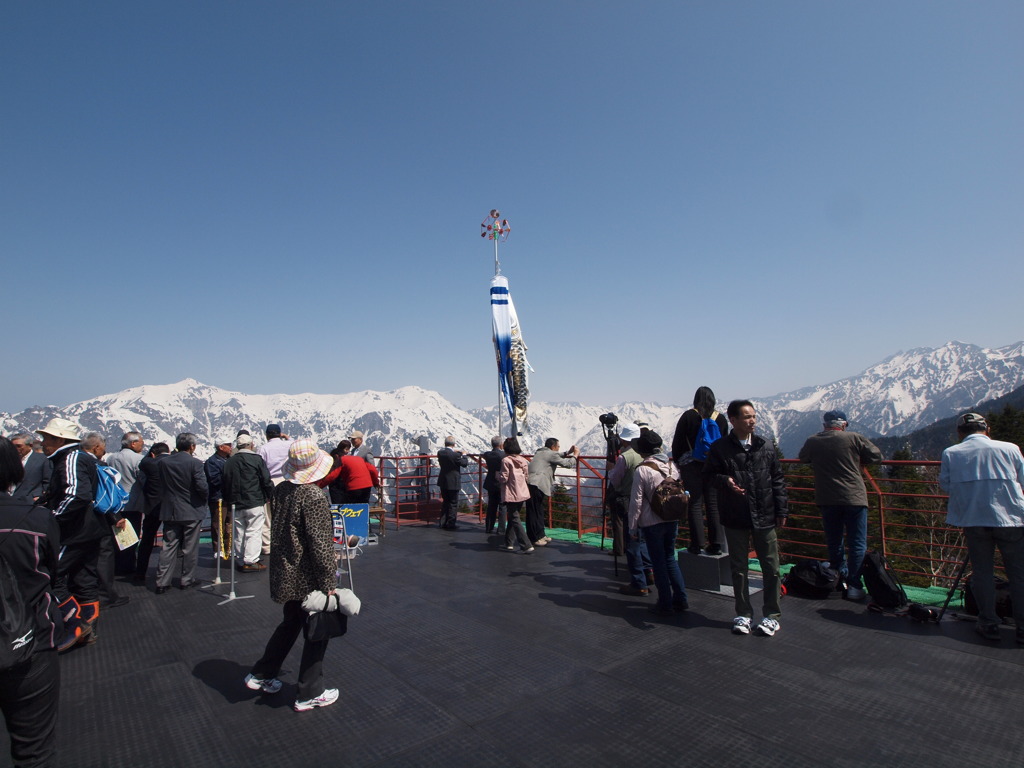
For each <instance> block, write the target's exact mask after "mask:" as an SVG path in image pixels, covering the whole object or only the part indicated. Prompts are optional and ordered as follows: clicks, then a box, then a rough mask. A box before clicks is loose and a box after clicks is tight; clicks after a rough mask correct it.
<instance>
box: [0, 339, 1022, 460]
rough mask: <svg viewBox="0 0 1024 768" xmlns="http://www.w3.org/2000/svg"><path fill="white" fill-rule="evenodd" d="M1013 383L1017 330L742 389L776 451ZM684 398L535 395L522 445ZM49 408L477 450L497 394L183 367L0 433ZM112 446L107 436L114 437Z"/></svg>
mask: <svg viewBox="0 0 1024 768" xmlns="http://www.w3.org/2000/svg"><path fill="white" fill-rule="evenodd" d="M1022 385H1024V342H1016V343H1015V344H1011V345H1007V346H1005V347H1001V348H998V349H984V348H982V347H979V346H977V345H973V344H966V343H963V342H956V341H953V342H947V343H946V344H944V345H942V346H941V347H936V348H934V349H933V348H926V347H919V348H915V349H913V350H910V351H906V352H903V351H901V352H897V353H894V354H892V355H890V356H889V357H887V358H885V359H884V360H883V361H881V362H879V363H876V364H875V365H873V366H870V367H869V368H867V369H866V370H864V371H862V372H861V373H860V374H857V375H855V376H850V377H846V378H844V379H840V380H838V381H835V382H831V383H829V384H825V385H819V386H809V387H802V388H800V389H797V390H793V391H791V392H783V393H779V394H776V395H773V396H771V397H765V398H752V400H753V402H754V403H755V405H756V406H757V410H758V417H759V418H758V431H759V432H760V433H761V434H764V435H766V436H768V437H773V438H775V439H776V440H777V441H778V443H779V445H780V448H781V449H782V451H783V453H784V454H785V455H787V456H793V455H796V452H797V451H798V450H799V448H800V446H801V445H802V444H803V440H804V439H806V437H807V436H808V435H810V434H813V433H814V432H816V431H818V430H819V429H820V423H821V414H822V413H823V412H824V411H826V410H829V409H832V408H840V409H842V410H845V411H846V412H847V415H848V416H849V418H850V422H851V428H852V429H855V430H856V431H859V432H862V433H864V434H866V435H868V436H870V437H879V436H883V435H899V434H905V433H909V432H911V431H913V430H914V429H917V428H919V427H921V426H926V425H927V424H930V423H932V422H934V421H937V420H939V419H941V418H945V417H948V416H949V415H951V414H953V413H956V412H957V411H960V410H964V409H966V408H971V407H974V406H975V405H976V404H977V403H979V402H985V401H988V400H993V399H995V398H997V397H1000V396H1002V395H1004V394H1006V393H1008V392H1011V391H1013V390H1014V389H1016V388H1018V387H1020V386H1022ZM694 388H695V389H696V386H695V387H694ZM688 407H689V406H686V405H675V404H669V405H663V404H661V403H657V402H653V401H643V400H635V401H628V402H623V403H618V404H616V405H613V406H590V405H586V404H583V403H580V402H579V401H574V400H566V401H562V402H554V403H544V402H534V403H531V404H530V416H529V421H528V424H527V430H526V434H525V435H524V437H523V438H522V440H521V442H522V444H523V450H524V451H527V452H533V451H535V450H536V449H537V448H538V447H540V446H541V445H542V444H543V441H544V439H545V438H546V437H549V436H553V437H557V438H559V440H560V441H561V442H562V443H563V445H564V446H565V447H568V446H569V445H570V444H572V443H575V444H577V445H578V446H579V447H580V449H581V450H582V451H583V452H584V453H586V454H589V455H603V454H604V453H605V441H604V435H603V433H602V429H601V426H600V423H599V421H598V417H599V416H600V415H601V414H603V413H607V412H613V413H615V414H616V415H617V416H618V417H619V419H620V420H638V419H640V420H643V421H647V422H648V423H649V424H650V426H651V428H652V429H654V430H656V431H657V432H659V433H660V434H661V435H662V437H663V438H665V440H666V441H671V439H672V435H673V433H674V431H675V424H676V421H677V420H678V418H679V416H680V415H681V414H682V412H683V411H684V410H686V409H687V408H688ZM724 408H725V404H720V409H721V410H724ZM54 416H61V417H64V418H70V419H71V420H73V421H75V422H77V423H79V424H80V425H81V426H82V427H83V429H86V430H95V431H99V432H102V433H104V434H106V435H107V436H108V439H111V440H117V439H118V438H119V437H120V434H121V433H123V432H126V431H129V430H137V431H139V432H141V433H142V434H143V436H144V437H145V438H146V441H147V443H151V442H153V441H156V440H163V441H173V437H174V435H175V434H177V433H178V432H183V431H190V432H195V433H196V435H197V436H198V437H199V438H200V447H201V451H208V450H210V451H212V446H213V441H214V439H215V438H217V437H220V436H222V435H227V436H230V437H234V435H235V432H236V431H237V430H238V429H239V428H242V427H244V428H247V429H249V430H250V431H251V432H252V433H253V434H254V435H256V436H261V435H262V432H263V428H264V427H265V426H266V424H267V423H270V422H276V423H280V424H281V425H282V427H283V429H284V431H285V432H286V433H288V434H291V435H293V436H303V437H310V438H313V439H314V440H316V441H317V442H318V443H319V444H321V445H322V446H323V447H325V448H326V447H333V445H335V444H336V443H337V442H338V440H340V439H342V438H343V437H346V436H347V435H348V434H349V433H350V432H351V431H352V430H353V429H358V430H360V431H362V432H364V433H365V434H366V441H367V443H368V444H370V445H371V447H372V448H373V450H374V452H375V453H376V454H378V455H392V456H402V455H415V454H418V453H419V452H420V451H422V450H428V451H429V452H431V453H432V452H433V451H435V450H436V449H437V446H438V445H439V444H440V442H441V441H443V439H444V437H445V436H446V435H449V434H450V435H453V436H454V437H455V438H456V440H457V441H458V442H459V444H460V445H461V446H462V447H463V449H464V450H466V451H469V452H472V453H480V452H483V451H485V450H487V449H488V448H489V447H490V437H491V436H492V435H494V434H496V433H497V428H498V408H497V406H496V405H493V406H489V407H487V408H477V409H470V410H463V409H460V408H458V407H456V406H455V405H453V404H452V403H451V402H450V401H448V400H447V399H445V398H444V397H443V396H442V395H441V394H440V393H438V392H434V391H431V390H427V389H424V388H422V387H419V386H416V385H407V386H404V387H399V388H398V389H394V390H390V391H386V392H381V391H375V390H363V391H360V392H351V393H347V394H317V393H312V392H303V393H298V394H272V395H263V394H247V393H244V392H238V391H232V390H225V389H220V388H218V387H214V386H210V385H206V384H203V383H202V382H199V381H197V380H196V379H194V378H184V379H182V380H181V381H178V382H174V383H171V384H145V385H140V386H137V387H130V388H128V389H125V390H122V391H121V392H116V393H112V394H108V395H101V396H99V397H95V398H91V399H89V400H83V401H80V402H78V403H72V404H70V405H67V406H64V407H57V406H52V405H51V406H33V407H31V408H27V409H25V410H23V411H20V412H18V413H14V414H10V413H0V428H2V429H3V431H4V432H5V433H6V434H9V433H11V432H13V431H32V430H35V429H38V428H39V427H40V426H42V425H43V424H45V423H46V422H47V421H48V420H49V419H50V418H53V417H54ZM505 425H506V428H507V420H506V421H505ZM257 439H259V437H257ZM111 447H112V448H116V443H115V444H113V445H112V446H111Z"/></svg>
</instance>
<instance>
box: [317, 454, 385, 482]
mask: <svg viewBox="0 0 1024 768" xmlns="http://www.w3.org/2000/svg"><path fill="white" fill-rule="evenodd" d="M379 477H380V476H379V475H378V474H377V467H376V466H375V465H373V464H370V463H369V462H367V461H366V460H365V459H364V458H362V457H361V456H342V457H341V462H340V463H338V464H335V466H334V469H332V470H331V473H330V474H329V475H327V477H325V478H324V479H323V480H321V481H320V482H321V483H323V485H321V486H320V487H321V488H324V487H326V486H327V485H330V484H332V483H335V482H336V483H337V484H338V486H341V487H342V488H344V489H345V490H346V491H358V490H360V489H362V488H369V487H370V486H376V485H379V484H380V479H379ZM317 485H320V483H317ZM335 487H337V486H335Z"/></svg>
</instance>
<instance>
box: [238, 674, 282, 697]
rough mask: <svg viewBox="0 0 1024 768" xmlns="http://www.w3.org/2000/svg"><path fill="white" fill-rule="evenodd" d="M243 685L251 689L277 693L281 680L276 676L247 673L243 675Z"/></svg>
mask: <svg viewBox="0 0 1024 768" xmlns="http://www.w3.org/2000/svg"><path fill="white" fill-rule="evenodd" d="M245 687H246V688H248V689H249V690H251V691H262V692H263V693H277V692H278V691H280V690H281V681H280V680H278V679H277V678H276V677H267V678H259V677H256V676H255V675H252V674H249V675H246V676H245Z"/></svg>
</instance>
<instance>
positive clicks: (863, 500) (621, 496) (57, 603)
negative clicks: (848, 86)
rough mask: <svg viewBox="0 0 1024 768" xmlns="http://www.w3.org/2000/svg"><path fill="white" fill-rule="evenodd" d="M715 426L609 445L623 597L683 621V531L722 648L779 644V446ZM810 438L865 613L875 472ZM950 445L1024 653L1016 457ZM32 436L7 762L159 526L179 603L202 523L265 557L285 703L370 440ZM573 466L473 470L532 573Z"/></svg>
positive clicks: (4, 524) (553, 457)
mask: <svg viewBox="0 0 1024 768" xmlns="http://www.w3.org/2000/svg"><path fill="white" fill-rule="evenodd" d="M716 407H717V405H716V401H715V396H714V393H713V392H712V391H711V390H710V389H709V388H708V387H701V388H699V389H698V390H697V392H696V394H695V396H694V401H693V408H692V409H688V410H687V411H686V412H684V413H683V414H682V416H681V417H680V419H679V422H678V424H677V426H676V431H675V435H674V437H673V440H672V443H671V446H672V450H671V453H669V452H668V451H666V450H665V448H666V445H665V442H664V441H663V440H662V437H661V436H660V435H658V434H657V433H656V432H655V431H653V430H652V429H650V428H649V427H648V426H647V425H646V424H635V423H627V424H624V425H622V426H621V429H620V431H619V433H618V441H617V442H618V446H617V448H616V450H615V452H614V455H613V456H610V457H609V466H608V473H607V498H608V501H609V506H610V509H611V511H612V513H613V516H614V517H615V519H616V520H617V521H618V524H619V528H620V529H621V531H622V539H621V546H622V548H623V552H624V553H625V555H626V560H627V566H628V572H629V582H628V583H627V584H624V585H622V591H623V592H624V593H626V594H630V595H635V596H645V595H649V594H650V593H651V591H652V590H656V591H657V601H656V603H655V604H654V605H652V606H650V609H651V611H653V612H654V613H655V614H658V615H662V616H668V615H671V614H673V613H677V612H683V611H686V610H688V608H689V601H688V596H687V592H686V586H685V583H684V580H683V576H682V573H681V570H680V567H679V560H678V557H677V553H676V541H677V537H678V533H679V525H680V522H685V524H686V525H688V526H689V528H690V545H689V554H690V555H693V556H711V557H724V556H727V557H728V561H729V566H730V572H731V578H732V586H733V594H734V604H735V614H736V615H735V618H734V619H733V622H732V627H731V630H732V632H733V633H734V634H737V635H749V634H760V635H763V636H768V637H771V636H774V635H775V634H777V633H778V632H779V630H780V628H781V625H780V618H781V606H780V593H781V578H780V570H779V547H778V537H777V531H778V529H779V528H781V527H783V526H785V524H786V520H787V516H788V499H787V494H786V484H785V480H784V478H783V473H782V469H781V465H780V461H779V457H778V455H777V452H776V450H775V448H774V445H773V443H772V442H771V441H769V440H767V439H765V438H764V437H763V436H760V435H758V434H756V431H755V427H756V424H757V413H756V409H755V406H754V404H753V403H752V402H751V401H749V400H733V401H732V402H730V403H729V405H728V408H727V409H726V411H725V414H724V415H723V414H720V413H718V411H717V410H716ZM822 426H823V429H822V431H821V432H819V433H817V434H815V435H812V436H811V437H809V438H808V439H807V441H806V443H805V444H804V446H803V448H801V450H800V454H799V458H800V460H801V461H803V462H806V463H808V464H810V466H811V468H812V470H813V473H814V481H815V498H816V503H817V505H818V507H819V511H820V514H821V518H822V527H823V530H824V534H825V539H826V544H827V548H828V554H829V561H830V562H829V564H830V566H831V567H832V568H833V569H835V571H836V572H837V573H838V574H839V575H840V578H841V579H842V587H843V589H844V596H845V597H846V598H847V599H849V600H854V601H858V600H863V599H864V597H865V591H864V585H863V583H862V582H861V578H860V572H861V564H862V563H863V561H864V558H865V554H866V546H867V526H868V510H867V492H866V488H865V484H864V477H863V475H864V467H865V466H867V465H869V464H873V463H877V462H878V461H880V460H881V453H880V451H879V450H878V448H877V447H876V446H875V445H874V444H873V443H872V442H871V441H870V440H869V439H868V438H866V437H864V436H863V435H859V434H857V433H855V432H852V431H850V430H849V429H848V427H849V421H848V419H847V416H846V414H845V413H844V412H843V411H840V410H833V411H829V412H827V413H825V414H824V417H823V425H822ZM956 426H957V433H958V438H959V443H958V444H957V445H954V446H952V447H950V448H948V449H946V451H945V452H944V453H943V455H942V462H941V472H940V476H939V482H940V485H941V486H942V487H943V488H944V489H946V490H947V491H948V493H949V505H948V516H947V522H948V523H949V524H950V525H952V526H957V527H961V528H963V530H964V536H965V540H966V544H967V549H968V555H969V557H970V560H971V563H972V565H973V575H972V580H971V586H972V587H973V590H974V594H975V597H976V600H977V603H978V623H977V627H976V628H977V631H978V633H979V634H980V635H981V636H982V637H984V638H985V639H986V640H992V641H998V640H999V639H1000V633H999V617H998V615H997V613H996V606H995V594H994V579H993V571H994V552H995V549H997V548H998V549H999V550H1000V553H1001V555H1002V559H1003V564H1004V567H1005V570H1006V574H1007V577H1008V579H1009V582H1010V589H1011V592H1012V596H1013V606H1014V608H1013V612H1014V619H1015V621H1016V625H1017V630H1016V639H1017V642H1018V643H1021V644H1024V629H1022V628H1024V457H1022V455H1021V450H1020V448H1019V447H1018V446H1016V445H1014V444H1012V443H1006V442H1001V441H997V440H993V439H991V437H990V436H989V429H988V424H987V422H986V421H985V419H984V417H982V416H981V415H979V414H976V413H964V414H962V415H960V416H959V418H958V419H957V423H956ZM37 434H38V436H39V439H38V440H36V439H35V438H34V436H33V435H31V434H28V433H19V434H15V435H12V436H11V437H10V438H7V437H0V555H2V558H0V560H2V562H0V567H2V569H3V570H4V575H5V576H6V574H7V573H11V574H12V578H10V579H6V580H5V581H4V584H3V587H4V588H3V590H0V600H2V601H3V602H4V607H5V610H7V606H8V603H10V604H11V605H13V604H15V603H18V604H23V605H24V606H26V611H24V613H25V615H26V616H27V617H28V619H27V622H28V623H27V624H26V625H25V627H22V628H21V629H20V630H19V631H21V632H22V634H21V635H18V636H15V637H14V638H13V642H11V643H10V646H11V650H12V652H13V651H17V652H19V654H18V655H17V656H16V657H13V656H8V657H3V659H4V662H3V664H4V666H2V667H0V708H2V711H3V714H4V718H5V722H6V724H7V729H8V732H9V734H10V737H11V752H12V757H13V760H14V763H15V764H16V765H48V764H50V763H51V761H52V758H53V753H54V733H55V727H56V722H57V702H58V697H59V688H60V669H59V664H58V661H57V655H58V653H60V652H63V651H67V650H69V649H71V648H73V647H75V646H78V645H89V644H92V643H94V642H95V641H96V638H97V622H98V619H99V616H100V612H101V608H102V609H110V608H115V607H118V606H121V605H124V604H126V603H127V602H129V598H128V596H127V595H121V594H119V593H118V591H117V588H116V584H115V579H114V575H115V573H116V572H117V571H118V570H120V571H121V572H122V573H127V574H131V576H132V578H133V580H134V581H135V582H136V583H139V584H144V583H146V582H147V579H148V573H149V569H150V559H151V556H152V552H153V549H154V542H155V538H156V535H157V533H158V531H159V529H160V528H161V526H162V528H163V544H162V547H161V549H160V557H159V561H158V563H157V567H156V574H155V585H154V588H155V591H156V593H157V594H164V593H166V592H167V591H168V590H169V589H170V588H171V587H172V585H173V584H174V582H175V581H177V585H178V587H179V588H180V589H182V590H188V589H191V588H193V587H195V586H196V585H197V584H198V583H199V579H198V577H197V558H198V546H199V537H200V530H201V527H202V523H203V521H204V519H206V518H207V516H209V517H210V519H211V521H212V526H211V530H212V538H213V547H214V553H215V556H217V555H221V556H223V555H224V554H225V553H226V549H227V547H228V541H229V540H230V542H231V547H232V552H233V555H234V558H235V559H236V562H237V567H238V569H239V570H240V571H243V572H249V571H259V570H264V569H266V568H267V565H266V564H265V563H264V562H263V559H264V558H265V557H267V556H269V563H270V564H269V568H270V589H271V596H272V598H273V599H274V600H275V601H277V602H279V603H282V604H283V617H282V620H281V622H280V624H279V625H278V627H277V628H276V629H275V631H274V632H273V634H272V636H271V638H270V640H269V641H268V643H267V646H266V649H265V651H264V653H263V655H262V656H261V658H260V659H259V660H258V661H257V662H256V663H255V664H254V665H253V666H252V668H251V670H250V672H249V674H248V675H247V676H246V677H245V680H244V684H245V686H246V687H247V688H249V689H251V690H254V691H259V692H261V693H265V694H274V693H277V692H278V691H280V690H281V688H282V683H281V681H280V680H278V679H277V674H278V673H279V671H280V667H281V664H282V662H283V660H284V658H285V656H286V655H287V653H288V651H289V650H290V649H291V647H292V645H293V644H294V642H295V640H296V639H297V638H298V635H299V633H300V632H302V631H303V628H304V625H305V623H306V620H305V617H306V615H307V608H306V605H304V601H307V600H308V598H309V596H310V595H311V594H319V595H321V597H323V596H327V598H326V599H327V602H328V603H329V599H330V596H331V595H333V594H335V588H336V587H337V573H338V571H337V558H338V555H337V552H336V549H335V546H334V539H333V526H332V523H331V515H330V505H331V504H332V503H335V504H349V503H365V502H367V501H368V500H369V497H370V494H371V492H372V490H373V489H374V488H378V489H379V488H380V484H381V478H380V476H379V474H378V471H377V468H376V465H375V463H374V457H373V455H372V452H370V450H369V447H368V446H366V445H365V442H364V440H363V435H362V433H360V432H358V431H353V432H352V434H351V435H349V437H348V438H347V439H345V440H342V441H341V442H340V443H339V444H338V446H337V447H336V448H335V450H334V451H332V452H331V453H330V454H328V453H327V452H325V451H323V450H322V449H320V448H319V447H317V445H316V444H315V443H314V442H313V441H312V440H303V439H299V440H293V439H291V438H289V437H288V436H287V435H285V434H283V433H282V430H281V427H280V425H277V424H270V425H267V427H266V429H265V436H266V441H265V442H264V443H263V444H262V445H260V446H259V448H256V447H255V446H254V440H253V437H252V435H251V434H250V433H249V432H248V431H247V430H245V429H242V430H239V431H238V432H237V434H236V435H235V436H234V438H229V437H227V436H223V437H221V438H219V439H218V441H217V442H216V446H215V452H214V454H213V455H212V456H210V457H209V458H208V459H206V460H205V461H201V460H200V459H198V458H197V457H196V456H195V453H196V448H197V437H196V435H195V434H192V433H189V432H183V433H181V434H179V435H177V437H176V439H175V445H174V449H173V450H172V449H171V448H170V446H168V445H167V444H166V443H164V442H157V443H155V444H153V445H152V446H150V448H149V450H148V451H146V450H145V447H144V441H143V437H142V435H141V434H140V433H138V432H128V433H125V434H124V435H123V436H122V438H121V448H120V449H119V450H118V451H116V452H111V453H107V451H106V440H105V438H104V436H103V435H101V434H99V433H97V432H85V433H82V432H81V431H80V429H79V428H78V426H77V425H76V424H74V423H73V422H71V421H68V420H66V419H61V418H54V419H51V420H50V421H49V423H47V424H46V425H45V426H44V427H41V428H40V429H39V430H37ZM444 443H445V444H444V447H443V448H442V449H441V450H440V451H439V452H438V456H437V458H438V463H439V466H440V471H439V473H438V480H437V482H438V486H439V489H440V491H441V497H442V514H441V518H440V521H439V523H440V525H441V527H442V528H443V529H446V530H455V529H457V502H458V493H459V489H460V488H461V477H460V473H461V469H462V468H463V467H465V466H467V464H468V458H467V457H466V456H465V455H464V454H463V453H462V452H461V451H459V450H457V446H456V441H455V438H454V437H450V436H449V437H447V438H446V439H445V441H444ZM579 455H580V454H579V449H578V448H577V447H576V446H572V447H571V448H570V449H569V450H567V451H564V452H563V451H561V450H560V444H559V441H558V440H557V439H556V438H548V439H547V440H546V441H545V443H544V446H543V448H540V449H539V450H538V451H537V453H536V454H535V455H534V456H533V457H532V459H530V460H527V459H526V457H524V456H523V450H522V446H521V445H520V442H519V440H518V438H516V437H509V438H507V439H504V440H502V439H501V438H498V437H496V438H494V439H493V440H492V441H491V450H490V451H488V452H486V453H485V454H484V455H483V457H482V458H483V459H484V461H485V463H486V467H487V475H486V477H485V479H484V482H483V488H484V489H485V490H486V491H487V493H488V504H487V514H486V518H485V531H486V533H487V534H493V533H495V531H496V532H497V534H498V537H499V541H500V542H501V544H500V546H501V547H502V548H503V549H505V550H507V551H515V550H516V548H517V545H518V549H519V550H520V551H521V552H523V553H527V554H529V553H533V552H535V551H536V548H537V547H543V546H545V545H546V544H547V543H548V542H549V541H550V540H551V539H550V537H548V536H547V532H546V531H545V527H544V521H545V518H546V510H547V508H548V503H549V500H550V497H551V494H552V489H553V487H554V481H555V470H556V468H558V467H565V468H572V467H573V466H575V463H576V461H577V460H578V458H579ZM101 463H105V464H106V465H107V466H109V467H110V468H112V469H114V470H115V471H116V477H117V481H118V482H119V484H120V485H121V488H122V489H123V491H124V496H125V498H126V502H125V504H124V506H123V508H122V509H120V510H116V509H115V510H111V511H104V512H103V513H102V514H101V513H99V512H98V511H97V509H96V507H95V502H96V498H97V493H98V489H99V487H100V485H101V482H100V474H101V473H100V472H99V470H98V467H99V466H100V464H101ZM684 499H685V501H683V500H684ZM680 504H682V507H680ZM524 508H525V509H524ZM680 509H683V510H685V511H683V512H681V511H680ZM521 513H524V514H525V520H524V519H523V518H522V517H521ZM133 531H134V532H137V533H138V543H137V545H136V544H135V542H134V541H133V540H132V536H131V533H132V532H133ZM229 532H230V533H229ZM751 549H752V550H753V551H754V552H755V553H756V556H757V559H758V561H759V563H760V567H761V573H762V577H763V582H764V584H763V586H764V588H763V597H762V600H763V602H762V607H761V614H762V616H761V619H760V621H759V622H758V623H756V624H755V621H754V610H753V606H752V605H751V599H750V586H749V582H748V566H749V563H748V559H747V558H748V553H749V551H751ZM5 631H7V629H5ZM327 641H328V639H327V638H326V637H321V636H316V637H311V636H307V637H306V639H305V645H304V647H303V653H302V660H301V663H300V669H299V680H298V698H297V699H296V701H295V703H294V709H295V710H297V711H306V710H310V709H313V708H317V707H324V706H329V705H330V704H332V703H334V702H335V701H336V700H337V698H338V690H337V689H336V688H327V687H326V686H325V684H324V682H323V674H322V662H323V658H324V654H325V652H326V648H327Z"/></svg>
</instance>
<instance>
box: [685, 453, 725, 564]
mask: <svg viewBox="0 0 1024 768" xmlns="http://www.w3.org/2000/svg"><path fill="white" fill-rule="evenodd" d="M680 475H681V476H682V479H683V485H685V486H686V490H688V491H689V492H690V506H689V510H688V512H687V514H688V517H689V524H690V544H689V547H688V549H689V550H690V551H691V552H699V551H700V550H702V549H704V547H705V546H708V547H722V546H723V545H724V544H725V533H724V532H723V531H722V526H721V523H720V522H719V519H718V513H717V512H711V511H710V510H709V509H708V505H707V503H706V502H705V501H704V497H705V496H706V495H707V494H709V493H716V492H717V491H715V490H714V489H712V488H710V487H709V486H707V485H705V484H704V462H702V461H693V462H690V463H689V464H684V465H683V468H682V470H681V471H680ZM705 511H707V518H708V535H707V537H706V538H705V536H704V513H705Z"/></svg>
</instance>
